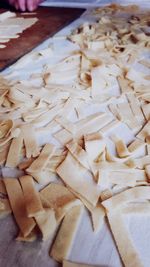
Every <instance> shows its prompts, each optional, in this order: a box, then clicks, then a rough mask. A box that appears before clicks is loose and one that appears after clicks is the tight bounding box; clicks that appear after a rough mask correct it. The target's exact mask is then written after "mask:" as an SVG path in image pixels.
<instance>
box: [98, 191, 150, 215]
mask: <svg viewBox="0 0 150 267" xmlns="http://www.w3.org/2000/svg"><path fill="white" fill-rule="evenodd" d="M149 199H150V187H149V186H138V187H134V188H131V189H128V190H125V191H123V192H121V193H119V194H117V195H115V196H113V197H112V198H110V199H107V200H105V201H103V202H102V205H103V206H104V207H105V208H106V210H107V211H112V210H116V209H118V208H119V207H120V206H123V205H125V204H126V203H128V202H134V201H136V200H138V201H141V200H149Z"/></svg>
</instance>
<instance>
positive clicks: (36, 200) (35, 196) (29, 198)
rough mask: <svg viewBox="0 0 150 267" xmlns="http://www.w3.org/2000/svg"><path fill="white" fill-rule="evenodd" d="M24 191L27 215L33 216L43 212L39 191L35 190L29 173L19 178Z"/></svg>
mask: <svg viewBox="0 0 150 267" xmlns="http://www.w3.org/2000/svg"><path fill="white" fill-rule="evenodd" d="M19 181H20V183H21V187H22V190H23V193H24V199H25V205H26V212H27V216H28V217H34V216H36V215H40V214H43V213H44V209H43V206H42V203H41V200H40V196H39V193H38V192H37V191H36V190H35V185H34V182H33V179H32V177H31V176H29V175H25V176H22V177H20V178H19Z"/></svg>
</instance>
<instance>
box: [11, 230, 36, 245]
mask: <svg viewBox="0 0 150 267" xmlns="http://www.w3.org/2000/svg"><path fill="white" fill-rule="evenodd" d="M36 239H37V229H35V228H34V229H33V230H32V232H31V233H30V234H29V235H28V236H26V237H24V236H23V235H22V233H21V232H20V233H19V234H18V236H17V237H16V241H23V242H33V241H35V240H36Z"/></svg>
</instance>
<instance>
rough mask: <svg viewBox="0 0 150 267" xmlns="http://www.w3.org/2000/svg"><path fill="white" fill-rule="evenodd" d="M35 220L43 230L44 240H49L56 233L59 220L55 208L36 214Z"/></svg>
mask: <svg viewBox="0 0 150 267" xmlns="http://www.w3.org/2000/svg"><path fill="white" fill-rule="evenodd" d="M35 221H36V223H37V225H38V227H39V228H40V230H41V233H42V236H43V237H42V239H43V240H47V239H48V238H50V237H51V236H52V234H54V232H55V230H56V227H57V222H56V218H55V212H54V211H53V210H51V209H45V211H44V213H42V214H38V215H36V216H35Z"/></svg>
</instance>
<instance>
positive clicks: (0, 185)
mask: <svg viewBox="0 0 150 267" xmlns="http://www.w3.org/2000/svg"><path fill="white" fill-rule="evenodd" d="M0 193H2V194H4V195H7V191H6V187H5V185H4V181H3V179H1V178H0Z"/></svg>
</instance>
